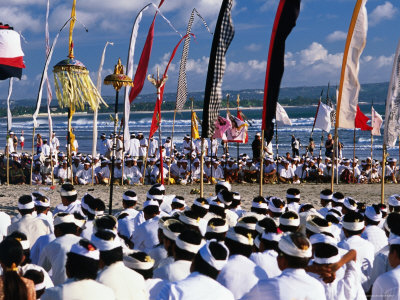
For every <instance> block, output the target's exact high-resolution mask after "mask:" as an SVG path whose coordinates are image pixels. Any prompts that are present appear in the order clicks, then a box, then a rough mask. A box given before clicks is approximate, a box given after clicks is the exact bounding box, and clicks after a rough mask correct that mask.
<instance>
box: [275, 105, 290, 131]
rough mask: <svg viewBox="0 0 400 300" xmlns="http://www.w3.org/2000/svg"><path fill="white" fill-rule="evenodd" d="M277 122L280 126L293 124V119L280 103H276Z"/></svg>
mask: <svg viewBox="0 0 400 300" xmlns="http://www.w3.org/2000/svg"><path fill="white" fill-rule="evenodd" d="M275 119H276V122H277V124H278V125H279V126H282V125H289V126H292V121H291V120H290V119H289V116H288V115H287V113H286V111H285V109H284V108H283V107H282V105H280V104H279V103H276V117H275Z"/></svg>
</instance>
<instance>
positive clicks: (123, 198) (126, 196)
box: [122, 194, 137, 201]
mask: <svg viewBox="0 0 400 300" xmlns="http://www.w3.org/2000/svg"><path fill="white" fill-rule="evenodd" d="M122 200H125V201H137V196H133V197H131V196H128V195H125V194H123V195H122Z"/></svg>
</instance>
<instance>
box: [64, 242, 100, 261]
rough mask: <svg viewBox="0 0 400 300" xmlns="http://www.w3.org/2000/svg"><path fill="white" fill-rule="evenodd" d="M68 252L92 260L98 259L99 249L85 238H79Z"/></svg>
mask: <svg viewBox="0 0 400 300" xmlns="http://www.w3.org/2000/svg"><path fill="white" fill-rule="evenodd" d="M69 252H70V253H75V254H78V255H80V256H84V257H87V258H91V259H94V260H99V259H100V251H99V250H98V249H97V248H96V246H95V245H94V244H92V243H91V242H90V241H88V240H86V239H81V240H80V241H79V242H78V243H75V244H73V245H72V247H71V250H70V251H69Z"/></svg>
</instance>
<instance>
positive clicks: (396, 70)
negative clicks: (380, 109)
mask: <svg viewBox="0 0 400 300" xmlns="http://www.w3.org/2000/svg"><path fill="white" fill-rule="evenodd" d="M399 98H400V41H399V43H398V45H397V50H396V54H395V56H394V62H393V69H392V76H391V78H390V84H389V89H388V95H387V99H386V113H385V129H384V133H383V143H384V144H385V145H386V146H388V147H394V146H395V144H396V140H397V137H398V136H399V135H400V103H399Z"/></svg>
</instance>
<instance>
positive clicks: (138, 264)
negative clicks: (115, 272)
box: [124, 256, 155, 270]
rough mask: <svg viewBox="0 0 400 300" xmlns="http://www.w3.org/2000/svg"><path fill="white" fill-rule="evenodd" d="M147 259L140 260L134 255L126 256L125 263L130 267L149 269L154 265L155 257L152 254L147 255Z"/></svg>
mask: <svg viewBox="0 0 400 300" xmlns="http://www.w3.org/2000/svg"><path fill="white" fill-rule="evenodd" d="M145 260H146V261H140V260H137V259H136V258H134V257H132V256H124V264H125V266H127V267H128V268H130V269H136V270H149V269H151V268H153V267H154V262H155V261H154V259H152V258H151V257H150V256H146V258H145Z"/></svg>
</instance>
